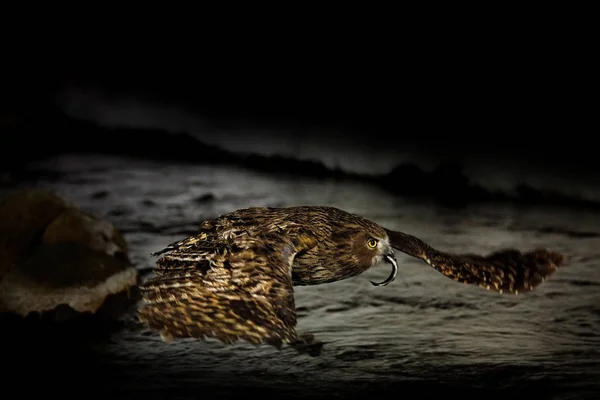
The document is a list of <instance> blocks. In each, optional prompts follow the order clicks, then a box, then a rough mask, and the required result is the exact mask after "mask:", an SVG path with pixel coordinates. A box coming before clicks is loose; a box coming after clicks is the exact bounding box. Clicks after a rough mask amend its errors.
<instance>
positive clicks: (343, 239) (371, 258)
mask: <svg viewBox="0 0 600 400" xmlns="http://www.w3.org/2000/svg"><path fill="white" fill-rule="evenodd" d="M361 222H362V223H359V224H351V225H344V227H343V228H342V229H340V230H339V231H338V232H337V233H334V240H335V241H336V242H337V244H338V249H339V250H340V251H341V252H343V251H345V252H346V254H351V255H352V257H351V259H352V262H353V263H356V266H357V267H358V268H359V269H361V270H367V269H369V268H371V267H373V266H375V265H377V264H379V263H380V262H382V261H383V262H386V263H388V264H390V265H391V266H392V271H391V273H390V275H389V276H388V277H387V279H385V280H384V281H383V282H379V283H377V282H373V281H371V283H372V284H373V285H374V286H386V285H387V284H389V283H391V282H393V281H394V279H396V274H397V273H398V263H397V261H396V255H395V254H394V249H393V248H392V246H391V244H390V239H389V237H388V234H387V232H386V231H385V229H383V228H381V227H380V226H379V225H377V224H374V223H372V222H370V221H361ZM342 247H343V248H344V249H342Z"/></svg>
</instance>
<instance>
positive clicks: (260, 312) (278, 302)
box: [139, 206, 563, 356]
mask: <svg viewBox="0 0 600 400" xmlns="http://www.w3.org/2000/svg"><path fill="white" fill-rule="evenodd" d="M395 250H397V251H400V252H402V253H405V254H408V255H410V256H412V257H416V258H418V259H421V260H423V261H424V262H425V263H427V264H429V265H430V266H431V267H432V268H434V269H435V270H437V271H438V272H440V273H442V274H443V275H445V276H447V277H448V278H451V279H454V280H455V281H457V282H461V283H464V284H471V285H478V286H480V287H482V288H485V289H488V290H493V291H496V292H500V293H502V292H510V293H519V292H525V291H530V290H533V289H534V288H535V287H536V286H537V285H539V284H540V283H541V282H542V281H544V280H545V279H546V278H547V277H548V276H549V275H551V274H552V273H554V272H555V271H556V270H557V269H558V268H559V266H561V265H562V263H563V256H562V255H561V254H560V253H557V252H553V251H549V250H544V249H537V250H533V251H529V252H526V253H522V252H520V251H518V250H514V249H504V250H501V251H497V252H495V253H492V254H488V255H487V256H481V255H474V254H452V253H447V252H443V251H438V250H436V249H435V248H432V247H431V246H429V245H428V244H427V243H425V242H423V241H422V240H420V239H419V238H417V237H415V236H412V235H409V234H406V233H402V232H397V231H393V230H390V229H387V228H385V227H383V226H380V225H379V224H377V223H375V222H373V221H370V220H368V219H366V218H363V217H361V216H359V215H356V214H353V213H350V212H347V211H344V210H341V209H339V208H335V207H330V206H295V207H281V208H277V207H250V208H244V209H240V210H236V211H233V212H230V213H227V214H223V215H220V216H218V217H216V218H214V219H209V220H206V221H204V222H202V223H201V224H200V227H199V230H198V232H197V233H196V234H195V235H193V236H190V237H188V238H185V239H183V240H180V241H176V242H173V243H171V244H169V245H167V246H166V247H165V248H164V249H162V250H160V251H158V252H156V253H153V255H154V256H160V257H159V258H158V259H157V261H156V266H155V268H154V272H155V274H154V276H153V277H151V278H150V279H148V280H147V281H146V282H144V283H143V284H142V285H141V286H140V289H141V293H142V297H143V300H144V303H145V304H143V305H142V306H141V307H140V309H139V318H140V321H141V322H143V323H145V324H147V326H148V327H149V328H150V329H152V330H155V331H157V332H160V334H161V336H162V337H163V339H165V340H173V339H175V338H198V339H207V338H212V339H217V340H219V341H221V342H223V343H234V342H236V341H238V340H243V341H246V342H250V343H253V344H255V345H260V344H268V345H272V346H275V347H276V348H278V349H281V348H282V346H284V345H287V346H290V347H293V348H294V349H296V350H297V351H298V352H300V353H306V354H309V355H313V356H315V355H318V354H320V353H321V350H322V347H323V344H322V343H321V342H320V341H318V340H316V339H315V337H314V336H313V335H312V334H310V333H303V334H300V333H298V332H297V331H296V325H297V315H296V306H295V301H294V286H310V285H320V284H326V283H332V282H337V281H341V280H344V279H349V278H352V277H355V276H357V275H359V274H361V273H363V272H365V271H367V270H368V269H370V268H372V267H373V266H376V265H378V264H381V263H387V264H389V265H390V267H391V272H390V275H389V277H388V278H387V279H385V280H384V281H382V282H373V281H371V283H372V284H373V285H375V286H386V285H388V284H389V283H391V282H392V281H394V279H395V277H396V274H397V272H398V262H397V259H396V256H395Z"/></svg>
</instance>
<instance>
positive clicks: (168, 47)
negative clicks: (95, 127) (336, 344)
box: [2, 26, 600, 171]
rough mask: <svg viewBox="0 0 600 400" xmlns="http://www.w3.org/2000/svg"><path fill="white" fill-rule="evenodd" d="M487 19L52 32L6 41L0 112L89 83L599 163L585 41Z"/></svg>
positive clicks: (42, 135)
mask: <svg viewBox="0 0 600 400" xmlns="http://www.w3.org/2000/svg"><path fill="white" fill-rule="evenodd" d="M496 28H497V29H490V31H486V32H480V33H481V34H478V31H477V30H474V31H470V32H469V30H468V29H467V28H464V27H462V28H461V27H460V26H456V27H455V28H454V29H449V30H448V31H445V30H444V29H441V28H440V30H439V31H431V32H430V31H426V30H416V31H414V30H408V29H407V28H403V29H401V30H399V31H398V32H393V31H392V29H393V28H391V27H389V26H388V27H387V28H383V29H387V30H386V31H385V32H381V33H375V32H371V33H370V35H368V34H365V35H366V36H364V37H363V38H362V40H358V37H360V36H361V35H360V34H359V33H355V34H354V35H352V34H348V37H346V38H342V37H340V38H332V37H330V36H326V37H325V38H323V39H322V40H321V39H320V38H319V37H318V36H317V37H310V38H309V37H308V36H307V37H306V38H305V37H302V36H301V35H300V34H299V37H297V38H293V39H285V38H281V39H280V40H279V41H277V40H276V38H271V41H268V42H267V41H264V40H261V39H249V38H246V37H245V36H244V35H241V36H239V37H238V36H236V37H235V38H231V39H229V40H227V39H223V40H222V41H219V40H216V39H215V40H203V39H202V33H201V32H199V33H198V34H197V35H196V36H189V35H188V36H187V37H186V38H185V39H184V38H183V37H177V35H174V36H169V35H167V33H166V32H165V35H167V36H165V37H162V40H160V41H156V36H154V35H149V34H148V35H146V36H144V35H141V36H140V37H139V38H135V37H134V38H132V37H130V36H128V37H124V38H119V37H118V35H108V34H107V36H106V37H103V36H101V35H98V37H97V38H95V39H94V40H89V38H88V37H87V36H84V37H82V38H81V40H82V41H81V42H77V41H74V39H71V40H70V41H65V40H59V39H56V40H49V43H48V45H41V46H39V45H38V46H35V47H27V46H20V47H19V46H15V54H14V56H10V55H11V52H10V50H12V49H9V51H8V54H9V56H10V57H7V61H8V62H6V63H5V67H7V68H6V72H5V74H4V79H5V84H4V85H3V86H4V89H3V90H2V108H3V109H4V110H5V111H4V112H3V114H4V115H6V114H7V113H8V115H14V114H15V113H16V114H17V115H19V116H21V117H20V119H19V121H20V122H29V123H31V122H33V121H35V122H37V123H40V124H42V125H43V124H44V123H46V126H48V123H49V122H51V116H52V113H53V112H55V111H56V110H54V109H53V108H52V104H53V102H54V99H55V96H56V93H57V91H59V90H61V89H62V88H64V87H65V85H75V86H80V87H93V86H96V87H100V88H102V89H103V90H104V91H107V92H108V93H109V94H112V95H114V96H118V95H119V94H123V93H133V94H135V95H136V96H140V97H143V98H147V99H154V100H158V101H160V102H163V103H165V104H185V105H187V106H189V107H190V108H191V109H193V110H195V111H197V112H198V113H199V114H201V115H203V116H204V117H205V118H206V119H207V120H209V121H212V122H213V123H219V124H238V125H245V126H259V127H260V126H295V127H299V126H315V125H318V126H322V127H325V128H327V127H337V128H341V129H344V132H345V134H346V135H357V136H360V137H362V136H365V135H366V136H365V140H368V141H369V142H370V144H371V145H373V144H374V143H379V144H380V145H381V146H382V147H390V146H395V147H397V148H402V146H406V145H416V146H419V148H422V149H426V151H428V152H431V153H439V154H441V155H442V156H443V157H446V158H447V157H448V154H450V155H456V158H460V157H462V156H463V155H465V154H467V155H468V154H474V153H485V154H487V153H495V154H497V155H498V154H499V155H501V156H503V157H505V158H515V157H517V158H519V159H522V160H527V161H528V162H535V163H543V164H548V165H552V166H554V167H556V165H560V166H562V167H564V168H575V169H578V168H584V169H586V170H588V171H589V168H593V169H594V170H595V169H597V168H598V166H599V165H600V162H599V161H598V157H596V156H595V155H596V150H595V147H594V146H592V145H591V143H592V140H593V137H592V135H593V132H594V130H593V128H592V126H591V125H590V124H589V122H590V121H589V120H588V119H587V116H588V114H589V113H590V112H591V107H592V106H591V103H590V102H589V101H588V99H589V97H590V96H589V95H590V94H591V93H590V89H588V87H589V86H590V84H591V82H589V80H588V79H587V74H586V73H587V71H588V70H589V68H590V67H591V65H590V64H589V52H586V51H583V50H582V47H584V46H583V45H582V44H581V43H580V42H575V41H573V39H572V37H571V36H565V35H563V32H562V28H561V29H558V28H556V29H554V30H548V29H545V28H533V27H532V28H531V29H529V28H528V29H527V30H515V29H508V28H502V27H499V26H496ZM406 33H410V35H408V36H405V35H404V34H406ZM355 35H356V36H357V37H355ZM39 36H41V38H42V39H43V36H44V35H41V34H40V35H39ZM160 36H161V35H160V34H159V35H158V37H160ZM182 36H183V35H182ZM250 36H251V35H250ZM196 38H197V39H196ZM5 119H6V117H5ZM44 120H46V121H44ZM9 128H14V125H9ZM5 130H6V129H5ZM10 130H11V129H8V130H7V131H10ZM13 130H14V129H13ZM30 131H31V132H30V135H29V136H31V135H33V136H35V138H36V140H34V141H32V140H31V139H30V137H28V135H18V137H13V138H9V136H8V135H5V134H3V141H4V143H2V144H3V149H4V153H5V156H4V157H5V158H4V163H3V164H7V158H8V159H12V160H13V161H14V159H15V158H17V159H21V160H23V159H27V158H28V154H30V153H31V151H32V148H33V147H34V146H35V145H36V144H38V145H45V144H47V142H48V141H50V140H52V141H57V140H59V139H58V138H59V137H60V135H61V133H64V132H61V131H60V130H59V129H55V130H54V131H53V130H52V129H46V130H45V132H40V129H33V128H32V129H30ZM240 134H242V133H240ZM244 134H246V133H244ZM50 136H52V139H50Z"/></svg>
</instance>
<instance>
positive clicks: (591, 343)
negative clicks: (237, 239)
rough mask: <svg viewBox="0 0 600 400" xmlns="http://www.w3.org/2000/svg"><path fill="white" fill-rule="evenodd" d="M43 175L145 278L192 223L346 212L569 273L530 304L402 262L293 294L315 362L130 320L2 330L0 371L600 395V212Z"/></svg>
mask: <svg viewBox="0 0 600 400" xmlns="http://www.w3.org/2000/svg"><path fill="white" fill-rule="evenodd" d="M44 166H45V167H49V168H52V169H56V170H60V171H62V172H65V173H66V174H65V175H64V177H62V178H61V179H59V180H57V181H42V182H39V183H38V185H39V186H41V187H45V188H50V189H53V190H56V191H57V192H58V193H60V194H62V195H64V196H65V197H67V198H69V199H70V200H72V201H73V202H75V203H76V204H77V205H78V206H80V207H81V208H83V209H86V210H88V211H91V212H93V213H96V214H99V215H102V216H106V217H108V218H110V219H111V220H113V221H114V222H115V223H116V225H117V226H119V228H120V229H122V230H123V231H124V232H125V233H126V238H127V240H128V241H129V243H130V245H131V252H132V254H131V256H132V257H131V258H132V260H133V261H134V262H135V263H136V264H137V265H138V266H139V268H140V269H146V268H149V267H151V266H152V263H153V261H154V260H153V258H151V257H150V256H149V254H150V252H152V251H155V250H156V249H158V248H160V247H161V246H163V245H165V244H166V243H168V242H170V241H173V240H176V239H180V238H182V237H183V236H185V235H187V234H189V233H192V232H193V230H194V228H195V226H196V225H197V224H198V222H199V221H201V220H202V219H203V218H207V217H213V216H216V215H217V214H220V213H224V212H228V211H231V210H233V209H236V208H240V207H247V206H256V205H270V206H288V205H298V204H325V205H333V206H337V207H340V208H344V209H346V210H348V211H351V212H356V213H359V214H361V215H364V216H366V217H368V218H372V219H373V220H375V221H376V222H379V223H381V224H382V225H384V226H386V227H389V228H392V229H397V230H403V231H406V232H410V233H412V234H415V235H417V236H419V237H421V238H423V239H424V240H426V241H427V242H429V243H430V244H431V245H433V246H434V247H437V248H440V249H451V250H453V251H456V252H477V253H482V252H488V251H493V250H496V249H498V248H500V247H517V248H520V249H523V250H525V249H528V248H534V247H550V248H553V249H556V250H558V251H561V252H564V253H565V255H566V257H567V262H566V265H565V267H563V268H562V269H561V270H559V271H558V272H557V273H556V274H555V275H553V276H552V277H551V279H550V280H548V281H547V282H545V283H544V284H543V285H542V286H540V287H539V288H538V289H537V290H536V291H534V292H531V293H527V294H523V295H518V296H514V295H501V294H498V293H491V292H487V291H484V290H482V289H480V288H478V287H474V286H466V285H463V284H458V283H456V282H454V281H452V280H450V279H448V278H446V277H444V276H442V275H441V274H439V273H438V272H436V271H435V270H433V269H431V268H430V267H428V266H427V264H425V263H423V262H422V261H420V260H416V259H413V258H411V257H408V256H404V255H402V254H398V258H399V262H400V264H401V272H400V274H399V276H398V279H397V280H396V281H395V282H394V283H393V284H392V285H390V286H387V287H384V288H382V287H373V286H371V285H370V284H369V283H368V281H369V279H373V280H377V279H384V278H385V277H386V276H387V273H388V270H387V269H386V268H377V269H374V270H372V271H368V272H366V273H365V274H363V275H362V276H359V277H356V278H353V279H349V280H346V281H342V282H337V283H333V284H329V285H322V286H316V287H298V288H296V298H297V300H296V304H297V306H298V313H299V316H300V317H299V327H298V328H299V330H300V331H309V332H312V333H314V334H315V335H316V336H317V337H318V338H319V339H320V340H322V341H325V342H327V344H326V345H325V350H324V352H323V355H322V356H321V357H317V358H311V357H308V356H304V355H298V354H297V353H296V352H295V351H293V350H291V349H284V350H282V351H277V350H275V349H273V348H271V347H267V346H265V347H254V346H252V345H248V344H244V343H240V344H236V345H233V346H224V345H221V344H220V343H218V342H197V341H194V340H180V341H177V342H175V343H171V344H167V343H164V342H162V341H161V340H160V338H159V337H158V336H157V335H155V334H154V333H151V332H148V331H147V330H146V329H145V328H144V327H143V326H141V325H140V324H139V323H138V322H137V320H136V318H135V312H134V311H135V310H134V308H133V307H132V312H131V314H130V315H128V316H126V317H125V318H124V320H123V321H120V323H121V325H120V326H119V327H118V329H114V330H110V331H107V332H104V331H103V330H101V329H99V328H94V331H95V333H96V335H95V336H93V337H90V335H89V332H88V333H87V334H85V333H82V334H80V335H74V334H73V333H61V334H56V333H54V334H47V333H43V334H42V332H41V331H36V332H33V333H32V332H29V333H27V334H19V335H14V334H10V333H6V332H5V333H4V334H5V335H8V336H7V337H10V339H11V341H10V344H9V342H8V341H7V340H5V341H4V343H5V351H6V353H5V354H9V353H10V354H14V355H15V356H17V357H15V358H8V359H7V360H10V363H13V364H11V365H21V363H23V365H25V366H26V367H27V369H26V370H27V371H28V374H30V376H36V377H37V378H36V379H39V380H41V381H44V380H45V379H49V380H53V379H54V380H55V379H57V378H56V377H58V376H60V377H62V378H61V379H64V377H65V376H69V377H70V378H69V379H68V381H69V382H74V381H78V382H79V381H82V380H83V381H84V382H87V383H88V384H89V385H90V386H89V387H93V388H94V389H93V391H94V392H95V393H106V394H111V395H112V396H114V394H116V393H128V396H129V397H134V398H136V397H142V396H143V397H144V398H149V397H157V398H158V397H162V396H164V395H165V394H169V393H171V394H177V395H181V396H184V397H185V396H189V397H200V396H201V395H203V396H202V397H203V398H206V397H207V396H208V395H207V393H208V392H209V391H210V392H211V393H213V392H215V393H220V396H221V397H220V398H222V397H223V396H225V395H227V394H231V395H235V394H236V393H237V394H243V395H246V394H250V393H256V394H264V393H267V391H268V393H275V394H278V395H285V396H288V397H289V396H292V397H294V396H295V397H301V396H302V395H304V396H308V397H318V396H317V395H322V396H323V397H328V398H331V397H332V396H333V397H337V396H340V397H342V396H344V395H347V394H358V393H370V395H371V396H374V395H380V394H381V395H385V394H389V395H393V396H399V395H402V396H403V397H407V396H408V397H411V395H409V393H414V394H413V395H412V397H419V396H417V395H416V393H421V394H427V393H437V392H439V389H440V388H443V389H444V390H446V392H447V393H449V391H451V390H453V389H454V390H455V391H456V392H457V394H458V395H461V394H463V395H464V394H471V393H472V394H476V395H487V394H489V393H491V392H493V393H499V394H502V395H518V394H523V393H528V394H529V393H530V392H531V393H533V394H535V395H540V396H542V397H548V396H551V395H552V396H557V397H554V398H580V397H583V396H584V395H589V396H591V397H590V398H594V396H593V394H594V393H595V392H597V391H598V390H600V385H599V384H598V381H600V367H599V366H598V365H599V362H600V354H599V349H600V335H599V329H600V269H599V260H600V237H599V235H597V234H595V233H599V231H600V224H599V222H600V215H597V214H590V213H585V212H583V211H578V210H561V209H535V208H532V209H524V208H518V209H517V208H512V207H507V206H501V205H486V206H478V207H471V208H469V209H460V210H450V209H442V208H437V207H434V206H432V205H430V204H425V203H423V204H417V203H409V202H406V201H404V200H402V199H399V198H394V197H391V196H389V195H387V194H385V193H382V192H379V191H377V190H374V189H373V188H370V187H369V186H367V185H358V184H353V183H348V182H336V181H315V180H298V179H295V180H293V181H290V180H285V179H283V178H272V177H268V176H263V175H260V174H255V173H249V172H247V171H241V170H236V169H233V168H224V167H206V166H191V165H166V164H158V163H157V164H155V163H150V162H142V161H137V162H130V161H125V160H121V159H118V158H101V157H97V158H93V157H86V158H85V160H82V159H78V158H76V157H63V158H59V159H57V160H55V161H53V162H49V163H46V164H45V165H44ZM581 232H584V233H585V234H581ZM48 335H49V336H48ZM74 336H75V337H74ZM84 338H85V339H84ZM63 361H64V364H61V366H60V367H58V365H59V364H60V363H61V362H63ZM19 368H20V367H19ZM19 368H16V369H14V370H13V371H22V370H21V369H19ZM31 374H34V375H31ZM71 380H73V381H71ZM100 382H102V383H100ZM60 387H61V390H65V391H66V390H67V389H69V390H70V389H73V387H74V386H73V383H68V384H66V383H65V382H63V384H61V386H60ZM54 388H55V389H56V387H54ZM413 389H414V392H411V391H412V390H413ZM73 390H75V389H73ZM89 390H92V389H89ZM61 393H62V392H61ZM598 393H600V392H598ZM209 397H210V396H209Z"/></svg>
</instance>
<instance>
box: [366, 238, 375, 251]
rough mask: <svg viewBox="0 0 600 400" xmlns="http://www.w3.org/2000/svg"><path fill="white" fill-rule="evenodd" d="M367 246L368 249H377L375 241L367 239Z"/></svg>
mask: <svg viewBox="0 0 600 400" xmlns="http://www.w3.org/2000/svg"><path fill="white" fill-rule="evenodd" d="M367 246H369V247H370V248H372V249H374V248H375V247H377V240H375V239H369V241H368V242H367Z"/></svg>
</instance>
